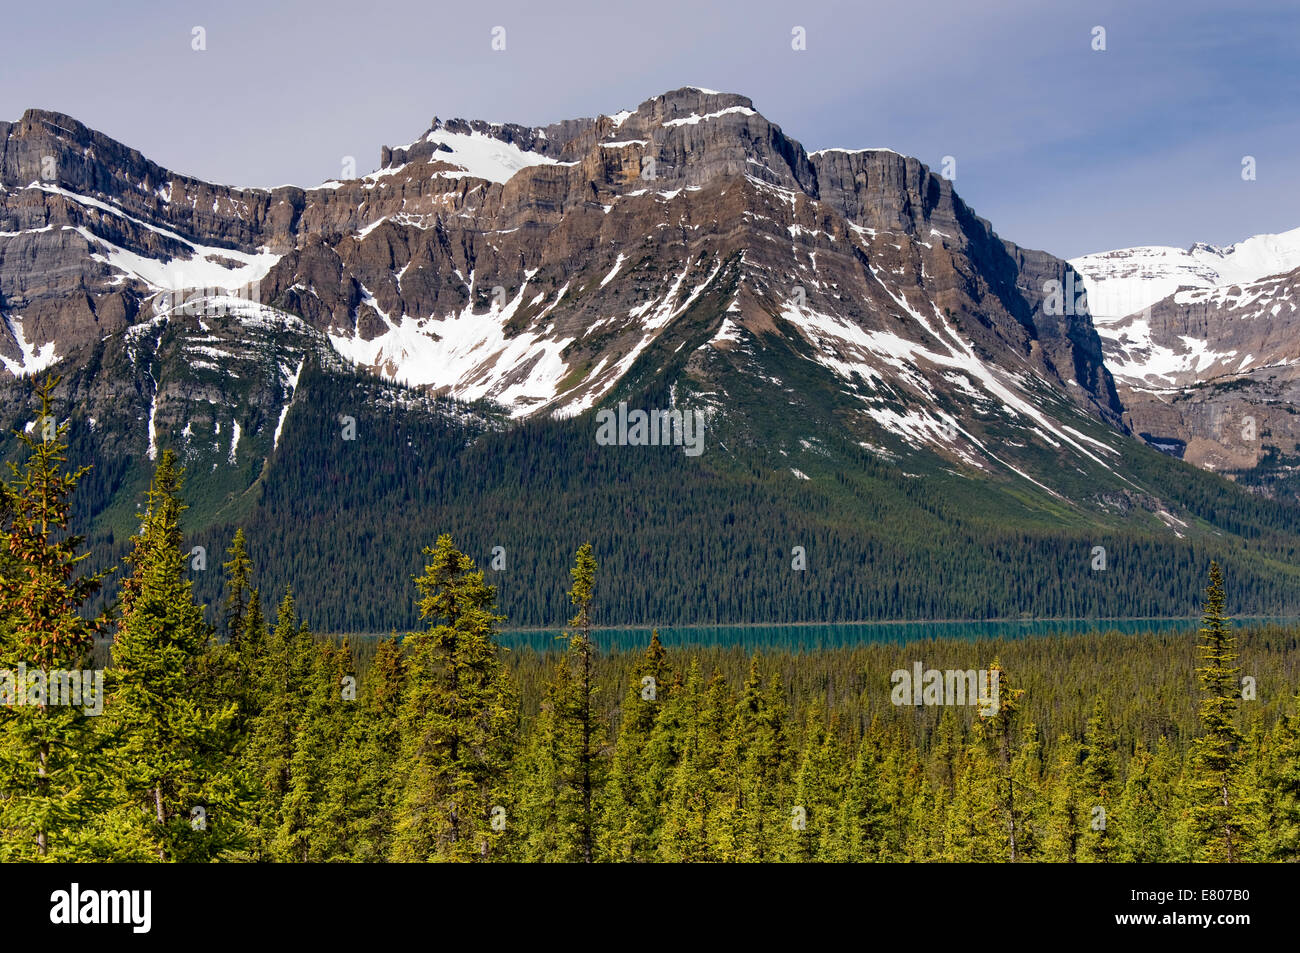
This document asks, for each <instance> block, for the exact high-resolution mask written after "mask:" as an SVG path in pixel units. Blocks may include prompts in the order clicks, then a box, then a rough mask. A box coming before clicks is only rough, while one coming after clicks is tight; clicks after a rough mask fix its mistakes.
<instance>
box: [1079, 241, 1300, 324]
mask: <svg viewBox="0 0 1300 953" xmlns="http://www.w3.org/2000/svg"><path fill="white" fill-rule="evenodd" d="M1070 265H1071V266H1072V267H1073V268H1074V269H1075V270H1076V271H1077V272H1079V274H1081V275H1082V276H1083V279H1084V287H1085V289H1086V291H1087V294H1088V310H1089V311H1090V312H1091V313H1092V317H1093V321H1094V323H1095V324H1096V325H1097V327H1098V329H1099V330H1100V329H1102V328H1105V327H1106V326H1107V325H1110V324H1112V323H1114V322H1115V321H1117V320H1119V319H1120V318H1124V317H1127V316H1128V315H1131V314H1133V313H1134V312H1135V311H1142V310H1145V309H1146V308H1147V307H1148V306H1149V305H1152V304H1155V303H1156V302H1157V301H1159V300H1161V299H1162V298H1166V297H1168V296H1169V295H1171V294H1173V293H1174V292H1175V291H1178V290H1180V289H1183V288H1219V287H1223V286H1225V285H1240V284H1247V283H1250V282H1253V281H1257V280H1259V279H1260V278H1265V277H1267V276H1269V275H1280V274H1282V273H1284V272H1288V271H1292V270H1294V269H1296V268H1300V228H1294V229H1291V230H1290V231H1288V232H1282V233H1281V234H1279V235H1255V236H1254V237H1252V238H1248V239H1246V240H1245V241H1241V242H1237V243H1235V244H1232V245H1229V246H1228V247H1226V248H1218V247H1216V246H1214V245H1207V244H1204V243H1202V242H1197V243H1196V244H1195V245H1193V246H1192V247H1191V248H1172V247H1168V246H1162V245H1147V246H1142V247H1138V248H1120V249H1117V250H1115V251H1105V252H1096V253H1094V254H1091V255H1082V256H1080V257H1078V258H1072V259H1070ZM1103 336H1104V331H1103Z"/></svg>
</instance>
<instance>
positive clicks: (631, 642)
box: [499, 617, 1297, 651]
mask: <svg viewBox="0 0 1300 953" xmlns="http://www.w3.org/2000/svg"><path fill="white" fill-rule="evenodd" d="M1233 621H1234V625H1235V626H1236V627H1238V628H1242V627H1246V626H1252V625H1264V624H1269V623H1277V624H1294V623H1295V622H1296V621H1297V620H1296V619H1288V618H1273V617H1270V618H1239V619H1235V620H1233ZM1199 626H1200V620H1199V619H1197V618H1188V619H1031V620H1007V621H1001V622H961V621H955V622H839V623H827V624H799V625H745V626H737V625H716V626H657V627H656V628H658V629H659V640H660V641H661V642H663V644H664V645H666V646H689V645H739V646H743V647H745V648H747V649H792V650H800V649H804V650H810V649H821V648H845V647H851V646H854V645H864V644H869V643H876V642H892V643H905V642H914V641H918V640H922V639H972V640H973V639H996V638H1005V639H1023V638H1032V637H1034V636H1043V635H1057V634H1080V633H1088V632H1121V633H1128V634H1137V633H1141V632H1169V631H1186V632H1194V631H1195V630H1196V629H1197V628H1198V627H1199ZM650 630H651V626H644V627H637V626H631V627H625V628H618V629H596V630H595V632H594V638H595V641H596V644H597V645H598V646H600V648H602V649H604V650H606V651H626V650H629V649H633V650H634V649H639V648H643V647H644V646H645V645H646V644H647V643H648V642H649V641H650ZM499 641H500V642H501V644H502V645H505V646H509V647H511V648H532V649H534V650H536V651H546V650H548V649H554V648H559V647H562V646H563V645H564V642H563V641H562V637H561V631H560V630H559V629H552V630H544V631H543V630H536V629H530V630H518V629H515V630H509V629H508V630H506V631H504V632H502V633H501V635H500V637H499Z"/></svg>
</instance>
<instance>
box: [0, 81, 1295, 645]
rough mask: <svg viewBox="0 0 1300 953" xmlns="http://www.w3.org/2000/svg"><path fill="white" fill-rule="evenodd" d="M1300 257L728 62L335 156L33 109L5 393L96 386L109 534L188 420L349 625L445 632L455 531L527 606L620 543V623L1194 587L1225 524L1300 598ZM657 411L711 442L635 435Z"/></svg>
mask: <svg viewBox="0 0 1300 953" xmlns="http://www.w3.org/2000/svg"><path fill="white" fill-rule="evenodd" d="M1298 286H1300V230H1297V231H1296V232H1292V233H1288V234H1287V235H1283V236H1261V237H1260V238H1257V239H1251V240H1249V241H1247V242H1243V243H1242V244H1240V245H1238V246H1233V248H1230V249H1222V250H1221V249H1216V248H1211V247H1208V246H1196V247H1194V248H1193V249H1191V250H1190V251H1186V252H1183V251H1180V250H1174V249H1158V248H1138V249H1128V250H1125V251H1120V252H1108V253H1104V254H1099V255H1089V256H1085V257H1084V258H1081V259H1077V260H1075V261H1073V262H1070V263H1067V262H1065V261H1062V260H1060V259H1058V258H1055V257H1053V256H1052V255H1050V254H1048V253H1046V252H1042V251H1034V250H1030V249H1025V248H1020V247H1018V246H1016V245H1014V244H1012V243H1011V242H1009V241H1007V240H1005V239H1003V238H1000V237H999V236H998V235H997V234H995V233H994V231H993V229H992V227H991V226H990V224H989V223H988V222H986V221H984V220H983V219H981V218H979V217H978V216H977V215H976V214H975V213H974V212H973V211H972V210H971V209H970V208H969V207H967V206H966V204H965V203H964V202H963V201H962V200H961V198H960V197H959V196H958V195H957V194H956V192H955V191H954V190H953V185H952V183H951V182H949V181H948V180H946V179H945V178H943V177H941V176H939V175H936V174H934V173H932V172H931V171H930V170H929V169H928V168H927V167H926V166H925V165H923V164H922V163H921V162H919V161H918V160H916V159H914V158H909V157H906V156H903V155H899V154H898V153H895V152H893V151H890V150H888V149H865V150H840V149H830V150H824V151H820V152H813V153H809V152H806V151H805V150H804V148H803V147H802V146H801V145H800V144H799V143H798V142H796V141H795V140H793V139H791V138H790V137H788V136H787V135H786V134H785V133H784V132H782V130H781V128H780V127H779V126H776V125H774V124H773V123H772V122H770V121H769V120H767V119H766V118H764V117H763V116H762V115H761V114H760V113H759V112H757V111H756V110H755V108H754V105H753V103H752V102H750V100H748V99H746V98H744V97H742V96H738V95H732V94H725V93H718V92H713V91H710V90H704V89H698V88H694V87H685V88H682V89H678V90H675V91H672V92H669V93H666V94H664V95H662V96H657V97H655V98H653V99H650V100H647V101H646V102H644V103H642V104H641V105H640V106H639V107H637V108H636V109H635V110H634V111H622V112H618V113H615V114H613V115H607V116H606V115H602V116H598V117H596V118H594V119H574V120H569V121H565V122H561V123H557V124H554V125H550V126H546V127H540V128H539V127H526V126H521V125H510V124H507V125H500V124H491V123H485V122H481V121H466V120H461V119H455V120H441V119H435V120H433V122H432V123H431V125H430V128H429V129H428V130H427V131H426V132H425V133H424V134H422V135H421V136H419V137H418V138H417V139H416V140H415V141H413V142H411V143H409V144H407V145H403V146H395V147H388V146H385V147H383V149H382V151H381V154H380V165H379V168H378V170H377V171H375V172H372V173H370V174H368V175H363V176H360V177H355V178H348V179H346V180H339V181H331V182H326V183H324V184H322V185H320V186H317V187H315V188H298V187H292V186H285V187H281V188H275V189H270V190H261V189H237V188H229V187H226V186H220V185H214V184H210V183H207V182H202V181H198V180H196V179H193V178H189V177H186V176H184V175H181V174H178V173H174V172H171V171H168V170H167V169H164V168H161V167H159V166H158V165H156V164H154V163H153V162H150V161H149V160H148V159H146V158H145V157H144V156H142V155H140V154H139V153H138V152H135V151H134V150H132V149H130V148H129V147H127V146H125V145H122V144H120V143H118V142H115V141H114V140H112V139H110V138H108V137H107V136H104V135H102V134H100V133H98V132H95V131H92V130H90V129H87V128H86V127H85V126H83V125H81V124H80V123H78V122H77V121H76V120H74V119H72V118H70V117H67V116H63V115H60V114H57V113H52V112H46V111H42V110H30V111H28V112H27V113H26V114H25V115H24V116H23V117H22V118H21V119H19V120H18V121H16V122H14V123H0V317H2V320H0V361H2V362H3V365H4V372H2V373H0V377H3V381H0V417H3V420H0V423H2V424H3V425H4V426H5V427H6V429H11V428H12V429H18V430H21V429H23V428H24V427H27V428H31V427H33V426H38V425H39V422H38V421H35V420H34V419H33V416H34V414H35V411H34V410H33V399H32V394H33V389H34V387H35V384H36V381H37V379H38V378H43V377H44V375H45V374H46V373H47V372H49V373H53V374H57V375H58V376H59V377H60V379H61V380H60V383H59V385H58V388H57V390H56V394H57V398H58V401H59V407H60V411H59V412H60V415H61V416H62V417H63V418H67V419H69V422H70V428H71V429H70V444H71V447H70V454H69V456H70V462H71V464H73V465H80V464H93V469H92V470H91V471H90V473H89V474H88V476H87V477H86V478H85V481H84V482H83V484H82V487H81V488H80V489H79V490H78V496H77V507H78V510H77V519H78V521H79V523H80V525H82V526H83V527H85V530H86V532H87V533H88V534H89V536H90V540H91V548H92V550H93V551H95V552H96V553H101V552H103V553H113V554H116V555H121V554H122V553H123V552H124V551H125V548H126V544H127V540H128V538H129V536H130V534H131V533H132V532H133V531H134V530H135V528H136V526H137V525H138V514H137V512H136V509H137V504H138V501H139V500H140V499H141V497H142V493H143V490H144V489H145V487H146V486H147V484H148V480H149V475H150V472H151V469H152V464H153V461H154V460H155V459H156V458H157V456H158V454H159V452H160V450H161V449H163V448H168V447H170V448H175V449H176V450H177V452H178V453H179V454H180V456H181V459H182V461H183V464H184V466H185V467H186V470H187V476H186V494H185V495H186V499H187V500H188V501H189V503H190V509H189V511H188V512H187V514H186V520H187V522H186V526H187V531H188V533H189V540H188V541H187V544H191V545H194V546H203V547H205V548H206V550H207V552H208V566H209V569H210V570H215V569H217V565H216V564H217V563H218V562H219V558H220V556H219V554H220V552H221V551H222V550H224V549H225V547H226V546H227V545H229V540H230V538H231V535H232V533H233V527H234V526H242V527H244V528H245V530H246V532H247V534H248V536H249V548H250V551H252V552H253V553H254V556H255V561H256V562H257V564H258V565H259V567H261V569H262V572H263V574H264V575H265V576H266V577H267V578H268V579H271V580H275V581H276V582H277V584H278V585H279V586H281V587H282V586H284V585H290V584H291V585H292V586H293V589H294V591H295V592H297V593H299V594H300V595H301V596H302V601H303V602H304V604H310V605H315V606H319V607H321V610H320V611H322V612H324V613H328V616H327V617H324V618H315V619H311V620H310V621H311V622H312V624H313V626H315V627H316V628H318V629H324V630H332V631H353V632H382V631H387V630H388V629H390V628H401V627H406V626H409V625H411V624H412V623H413V621H414V619H413V612H414V610H413V608H412V601H411V599H410V597H409V596H410V590H411V587H410V584H409V581H410V578H411V576H412V575H413V574H414V573H416V572H417V571H418V570H419V567H420V565H421V555H420V551H421V547H423V546H426V545H430V544H432V543H433V541H434V539H435V538H436V536H437V535H438V534H439V533H441V532H449V533H451V534H452V536H453V537H454V539H455V540H456V543H457V545H458V546H459V547H460V548H461V549H463V550H464V551H466V552H468V553H470V554H472V555H474V556H475V558H476V559H478V561H479V564H480V565H481V566H485V567H486V566H488V565H489V563H491V564H492V568H493V570H494V571H493V572H492V573H490V575H492V576H494V578H493V579H492V580H491V581H492V582H494V583H496V584H497V585H498V586H499V588H500V602H501V608H502V611H503V612H504V613H505V614H506V615H507V616H508V618H509V620H510V623H509V624H510V625H520V626H542V625H549V624H554V623H556V622H557V621H559V620H561V619H563V618H565V617H566V608H567V605H566V600H565V588H566V584H567V581H568V580H567V579H565V578H563V576H562V574H560V573H557V572H556V571H555V568H554V567H556V566H563V565H565V564H566V562H567V560H568V557H569V555H570V554H572V552H573V551H574V550H575V548H576V547H577V545H578V544H579V543H581V542H582V541H584V540H587V539H591V540H592V541H593V542H594V543H595V546H596V552H597V556H598V558H599V559H600V562H601V572H602V587H601V592H600V598H599V601H598V607H597V611H598V619H599V623H600V624H633V623H651V622H652V623H658V624H673V623H677V624H685V623H695V624H708V623H738V622H796V621H819V622H833V621H845V620H864V619H905V618H907V619H939V618H954V619H957V618H960V619H967V618H970V619H997V618H1020V617H1039V618H1050V617H1058V618H1059V617H1070V618H1075V617H1118V616H1141V617H1151V616H1187V615H1191V614H1193V613H1194V612H1195V611H1196V608H1197V607H1196V605H1195V603H1194V602H1192V601H1189V600H1190V599H1192V598H1194V594H1195V593H1196V592H1197V591H1198V589H1199V587H1200V585H1201V581H1202V579H1203V577H1204V573H1205V567H1206V565H1207V564H1208V562H1209V560H1210V559H1211V558H1216V559H1218V560H1219V561H1220V562H1221V563H1222V564H1223V565H1224V566H1225V570H1226V572H1227V573H1228V575H1229V578H1230V579H1231V581H1232V590H1233V594H1234V600H1235V604H1236V606H1237V611H1239V612H1240V613H1242V614H1268V615H1282V614H1295V613H1297V611H1298V610H1300V586H1297V583H1298V582H1300V569H1298V568H1297V566H1298V565H1300V563H1298V561H1297V555H1298V553H1300V505H1298V504H1297V487H1300V482H1298V481H1297V480H1296V479H1295V478H1294V477H1293V467H1294V463H1295V460H1296V457H1297V444H1298V443H1300V424H1298V423H1297V422H1296V410H1295V407H1296V400H1297V396H1298V395H1300V390H1298V389H1300V377H1298V376H1297V370H1296V368H1297V367H1300V344H1297V340H1300V339H1297V337H1296V335H1295V333H1294V330H1295V326H1296V324H1295V323H1296V302H1297V301H1300V287H1298ZM1066 289H1069V290H1070V291H1073V290H1074V289H1078V290H1079V294H1078V296H1077V298H1076V295H1075V294H1073V293H1069V294H1067V293H1065V291H1066ZM1085 290H1086V294H1084V291H1085ZM1088 302H1091V307H1089V304H1088ZM1094 315H1095V316H1094ZM620 405H626V407H628V408H634V409H636V408H642V409H645V410H654V409H661V410H668V411H670V412H671V411H679V412H681V413H682V414H689V415H691V417H690V418H689V419H692V420H693V419H695V417H694V415H695V414H696V413H698V414H699V415H701V417H702V419H703V420H704V421H706V424H705V427H704V430H703V445H702V452H700V453H698V454H695V453H684V452H683V448H682V447H681V446H679V445H677V446H675V445H673V444H672V441H669V440H665V441H662V442H659V443H657V444H656V445H648V444H645V445H636V442H635V441H632V440H628V441H624V442H623V443H618V442H614V443H613V444H609V442H608V441H606V442H601V441H598V440H597V439H596V432H597V423H596V419H597V414H598V413H599V412H600V411H602V410H607V411H615V410H618V409H619V408H620ZM618 412H619V413H620V414H623V413H626V411H625V410H619V411H618ZM620 419H622V418H620ZM1248 421H1249V422H1248ZM680 442H681V441H677V443H679V444H680ZM7 446H8V452H9V455H10V456H11V457H16V456H17V453H18V448H17V447H16V441H12V440H11V441H9V443H8V445H7ZM1180 458H1181V459H1180ZM1216 471H1217V472H1216ZM1229 478H1231V479H1229ZM497 547H500V548H499V549H497ZM494 553H495V554H496V555H495V556H494ZM1099 553H1100V559H1099ZM801 560H803V561H804V562H805V564H806V568H805V569H799V568H798V564H799V562H800V561H801ZM219 576H220V572H219V571H207V572H196V573H195V577H196V579H197V583H198V590H199V594H200V596H201V597H203V598H206V599H207V600H208V601H209V602H212V601H214V600H216V599H217V598H219V595H220V592H219V586H220V580H219V578H218V577H219ZM268 598H269V595H268Z"/></svg>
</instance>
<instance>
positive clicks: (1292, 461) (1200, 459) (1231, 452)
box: [1072, 229, 1300, 487]
mask: <svg viewBox="0 0 1300 953" xmlns="http://www.w3.org/2000/svg"><path fill="white" fill-rule="evenodd" d="M1072 264H1073V265H1074V267H1075V268H1076V269H1078V270H1079V272H1080V273H1081V274H1082V275H1083V276H1084V284H1085V287H1086V289H1087V300H1088V305H1089V310H1090V311H1092V313H1093V320H1094V323H1095V324H1096V327H1097V331H1098V333H1099V334H1100V335H1101V339H1102V342H1103V346H1104V348H1105V352H1106V365H1107V367H1108V368H1109V369H1110V371H1111V373H1112V375H1114V378H1115V382H1116V385H1117V387H1118V389H1119V394H1120V397H1121V400H1122V401H1123V403H1124V407H1125V411H1126V414H1127V418H1128V420H1129V421H1130V423H1131V426H1132V427H1133V429H1134V430H1135V431H1137V432H1138V433H1140V434H1142V435H1143V436H1144V437H1145V438H1146V439H1147V440H1148V441H1149V442H1151V443H1153V444H1154V445H1156V446H1158V447H1161V448H1162V449H1164V450H1166V451H1168V452H1171V453H1174V454H1176V455H1178V456H1181V457H1183V458H1184V459H1187V460H1189V461H1191V462H1193V463H1196V464H1197V465H1199V466H1203V467H1207V468H1209V469H1213V470H1219V471H1224V472H1228V473H1230V474H1232V475H1235V476H1237V477H1238V478H1243V479H1246V480H1247V481H1248V482H1250V483H1251V484H1260V485H1264V486H1266V487H1267V486H1272V485H1276V484H1277V483H1278V481H1279V478H1286V477H1287V476H1288V475H1289V474H1291V473H1293V472H1295V466H1296V463H1297V462H1298V461H1297V441H1300V427H1297V426H1296V424H1295V422H1294V413H1293V411H1292V408H1293V407H1294V406H1295V404H1296V401H1297V399H1300V374H1297V371H1296V368H1297V367H1298V366H1300V346H1297V343H1296V342H1297V330H1298V329H1300V314H1298V313H1297V305H1298V304H1300V287H1297V285H1298V284H1300V229H1293V230H1291V231H1289V232H1283V233H1282V234H1280V235H1258V236H1255V237H1254V238H1250V239H1247V240H1246V241H1243V242H1239V243H1237V244H1235V245H1232V246H1229V247H1228V248H1226V249H1218V248H1214V247H1213V246H1209V245H1203V244H1197V245H1194V246H1192V247H1191V248H1190V249H1187V250H1185V251H1183V250H1179V249H1167V248H1136V249H1124V250H1121V251H1116V252H1106V253H1102V254H1097V255H1087V256H1084V257H1082V258H1078V259H1075V260H1074V261H1073V262H1072ZM1247 471H1248V472H1247Z"/></svg>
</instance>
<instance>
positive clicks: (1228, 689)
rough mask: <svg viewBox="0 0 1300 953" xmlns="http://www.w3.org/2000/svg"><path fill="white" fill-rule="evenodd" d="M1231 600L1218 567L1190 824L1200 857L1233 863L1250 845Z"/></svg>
mask: <svg viewBox="0 0 1300 953" xmlns="http://www.w3.org/2000/svg"><path fill="white" fill-rule="evenodd" d="M1226 601H1227V600H1226V596H1225V594H1224V587H1223V572H1222V571H1221V570H1220V569H1219V564H1218V563H1217V562H1212V563H1210V584H1209V585H1208V586H1207V587H1206V590H1205V606H1204V612H1203V614H1202V615H1203V618H1202V622H1201V631H1200V643H1199V647H1198V650H1199V656H1200V660H1201V663H1202V664H1201V667H1199V668H1198V669H1197V670H1196V674H1197V677H1198V679H1199V681H1200V685H1201V691H1202V692H1203V699H1202V701H1201V707H1200V716H1201V731H1202V733H1201V736H1200V737H1199V738H1198V739H1197V740H1196V743H1195V746H1194V748H1193V757H1192V765H1193V773H1192V780H1191V792H1190V793H1191V797H1192V806H1191V816H1190V820H1191V829H1192V832H1193V837H1194V839H1195V844H1196V848H1197V854H1198V857H1199V858H1201V859H1204V860H1215V861H1226V862H1227V863H1233V862H1234V861H1237V860H1240V859H1241V855H1242V851H1243V848H1244V846H1245V845H1244V844H1243V831H1242V827H1243V814H1242V811H1241V810H1240V807H1239V805H1238V804H1237V803H1236V800H1235V797H1234V795H1235V789H1236V787H1237V783H1236V781H1237V778H1236V775H1237V771H1238V769H1239V767H1240V748H1241V744H1242V736H1241V732H1240V731H1239V730H1238V728H1237V724H1236V716H1237V703H1238V700H1239V699H1240V698H1241V683H1240V680H1239V678H1240V670H1239V669H1238V668H1236V666H1235V662H1236V660H1237V652H1236V639H1235V637H1234V636H1233V634H1232V627H1231V622H1230V621H1229V620H1228V617H1227V615H1226V610H1225V605H1226Z"/></svg>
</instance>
